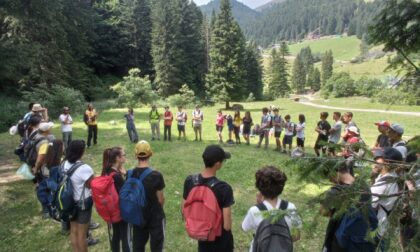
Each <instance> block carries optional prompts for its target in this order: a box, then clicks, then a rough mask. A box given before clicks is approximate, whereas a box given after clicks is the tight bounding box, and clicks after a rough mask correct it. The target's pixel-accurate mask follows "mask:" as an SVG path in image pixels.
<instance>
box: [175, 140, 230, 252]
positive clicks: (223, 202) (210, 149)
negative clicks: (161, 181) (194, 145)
mask: <svg viewBox="0 0 420 252" xmlns="http://www.w3.org/2000/svg"><path fill="white" fill-rule="evenodd" d="M202 157H203V161H204V166H205V167H204V169H203V170H202V171H201V173H199V174H198V175H190V176H188V177H187V178H186V179H185V182H184V192H183V200H182V204H181V205H182V206H184V203H185V202H186V201H187V198H188V196H189V193H190V192H191V191H192V189H193V188H194V187H195V186H196V185H197V184H196V183H195V181H194V180H195V179H194V178H195V177H197V176H198V180H199V182H200V183H199V185H202V184H210V183H211V184H212V185H213V186H212V187H211V190H212V191H213V193H214V195H215V197H216V199H217V203H218V207H220V209H221V212H222V222H221V223H222V230H221V235H220V236H216V239H215V241H198V251H199V252H219V251H220V252H221V251H223V252H232V251H233V247H234V242H233V235H232V231H231V229H232V213H231V211H232V210H231V207H232V205H233V204H235V200H234V198H233V190H232V187H231V186H230V185H229V184H228V183H226V182H224V181H221V180H219V179H218V178H217V177H216V175H217V172H218V171H219V170H220V169H221V168H222V166H223V164H224V161H225V160H227V159H229V158H230V153H229V152H225V151H224V150H223V149H222V148H221V147H220V146H219V145H209V146H207V147H206V149H205V150H204V152H203V155H202ZM185 217H186V216H184V218H185ZM203 232H206V230H203Z"/></svg>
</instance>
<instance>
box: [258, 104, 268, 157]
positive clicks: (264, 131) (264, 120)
mask: <svg viewBox="0 0 420 252" xmlns="http://www.w3.org/2000/svg"><path fill="white" fill-rule="evenodd" d="M262 113H263V114H262V116H261V126H260V132H259V134H260V140H259V141H258V145H257V148H260V147H261V143H262V141H263V140H264V139H265V145H264V149H268V144H269V138H268V137H269V133H270V129H271V116H270V114H269V113H268V108H263V109H262Z"/></svg>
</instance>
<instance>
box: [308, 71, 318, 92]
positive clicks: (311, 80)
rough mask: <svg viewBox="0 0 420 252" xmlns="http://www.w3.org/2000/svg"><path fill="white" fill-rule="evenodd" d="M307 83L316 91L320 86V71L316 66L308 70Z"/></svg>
mask: <svg viewBox="0 0 420 252" xmlns="http://www.w3.org/2000/svg"><path fill="white" fill-rule="evenodd" d="M307 84H308V85H309V87H310V88H311V89H312V90H313V91H318V90H319V89H320V88H321V73H320V72H319V70H318V68H316V67H312V68H311V69H310V70H309V73H308V81H307Z"/></svg>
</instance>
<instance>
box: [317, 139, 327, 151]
mask: <svg viewBox="0 0 420 252" xmlns="http://www.w3.org/2000/svg"><path fill="white" fill-rule="evenodd" d="M327 142H328V139H325V138H322V137H320V136H318V138H317V139H316V142H315V149H317V150H319V149H321V148H322V149H324V150H325V149H326V148H327V145H326V143H327Z"/></svg>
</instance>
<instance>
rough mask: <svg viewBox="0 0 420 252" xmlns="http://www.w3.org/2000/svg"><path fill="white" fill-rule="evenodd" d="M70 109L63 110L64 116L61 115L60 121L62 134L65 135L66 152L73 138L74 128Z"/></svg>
mask: <svg viewBox="0 0 420 252" xmlns="http://www.w3.org/2000/svg"><path fill="white" fill-rule="evenodd" d="M69 111H70V109H69V108H68V107H64V108H63V114H61V115H60V117H59V120H60V122H61V133H62V134H63V143H64V149H65V150H66V149H67V147H68V146H69V144H70V142H71V138H72V131H73V129H72V127H71V125H72V124H73V119H72V118H71V115H70V114H69Z"/></svg>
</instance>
